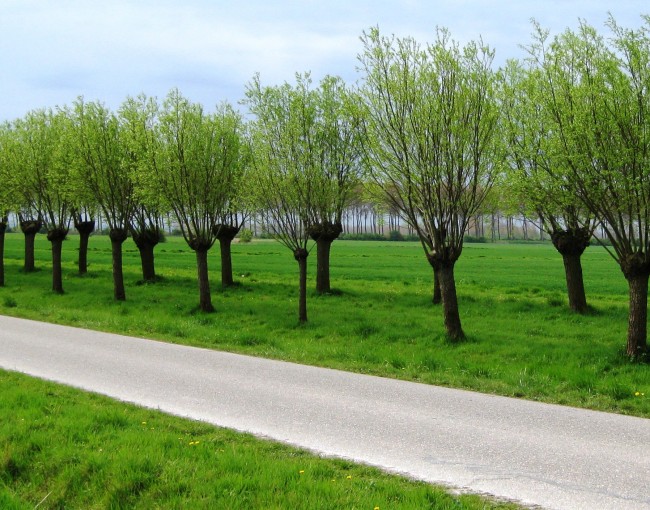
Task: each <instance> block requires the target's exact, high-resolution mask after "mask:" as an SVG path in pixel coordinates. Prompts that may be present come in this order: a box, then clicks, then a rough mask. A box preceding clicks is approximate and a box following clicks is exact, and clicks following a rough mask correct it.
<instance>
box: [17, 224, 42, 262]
mask: <svg viewBox="0 0 650 510" xmlns="http://www.w3.org/2000/svg"><path fill="white" fill-rule="evenodd" d="M41 226H42V223H41V222H40V221H38V220H26V221H21V222H20V230H22V231H23V234H24V235H25V265H24V266H23V271H24V272H26V273H31V272H32V271H34V270H35V269H36V267H35V265H34V240H35V239H36V234H38V231H39V230H41Z"/></svg>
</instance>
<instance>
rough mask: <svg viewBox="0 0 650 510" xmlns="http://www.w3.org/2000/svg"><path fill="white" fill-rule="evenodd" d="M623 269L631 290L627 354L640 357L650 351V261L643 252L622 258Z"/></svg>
mask: <svg viewBox="0 0 650 510" xmlns="http://www.w3.org/2000/svg"><path fill="white" fill-rule="evenodd" d="M620 264H621V270H622V271H623V274H624V275H625V279H626V280H627V283H628V286H629V290H630V311H629V315H628V323H627V349H626V352H627V355H628V356H630V357H635V358H636V357H638V356H642V355H644V354H647V353H648V344H647V331H648V277H649V276H650V261H648V260H647V259H646V256H645V255H644V254H643V253H642V252H637V253H633V254H631V255H628V256H627V257H622V258H621V260H620Z"/></svg>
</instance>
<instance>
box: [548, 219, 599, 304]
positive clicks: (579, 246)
mask: <svg viewBox="0 0 650 510" xmlns="http://www.w3.org/2000/svg"><path fill="white" fill-rule="evenodd" d="M590 237H591V235H590V232H589V230H587V229H585V228H578V229H568V230H561V231H555V232H551V241H552V242H553V246H555V249H556V250H557V251H558V252H560V254H561V255H562V259H563V260H564V274H565V277H566V285H567V292H568V295H569V308H571V310H573V311H574V312H577V313H586V312H587V310H588V307H587V297H586V295H585V285H584V280H583V277H582V263H581V262H580V257H582V254H583V253H584V251H585V250H586V249H587V246H589V239H590Z"/></svg>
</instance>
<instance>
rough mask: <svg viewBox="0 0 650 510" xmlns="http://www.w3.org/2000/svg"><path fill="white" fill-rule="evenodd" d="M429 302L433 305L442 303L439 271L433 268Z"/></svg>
mask: <svg viewBox="0 0 650 510" xmlns="http://www.w3.org/2000/svg"><path fill="white" fill-rule="evenodd" d="M431 302H432V303H433V304H434V305H439V304H440V303H442V293H441V291H440V271H439V270H438V269H437V268H436V267H433V298H432V299H431Z"/></svg>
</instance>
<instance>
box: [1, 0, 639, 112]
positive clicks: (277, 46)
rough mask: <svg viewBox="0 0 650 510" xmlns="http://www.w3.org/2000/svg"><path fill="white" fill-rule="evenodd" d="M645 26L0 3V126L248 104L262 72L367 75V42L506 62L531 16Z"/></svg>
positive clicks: (464, 7)
mask: <svg viewBox="0 0 650 510" xmlns="http://www.w3.org/2000/svg"><path fill="white" fill-rule="evenodd" d="M608 12H611V13H612V14H613V15H614V17H615V18H616V20H617V21H618V22H619V24H621V25H623V26H626V27H630V28H632V27H638V26H640V25H641V23H642V20H641V14H644V13H645V14H647V13H650V6H649V5H648V4H647V0H618V1H615V2H614V1H612V0H607V1H604V0H428V1H426V0H384V1H382V0H331V1H327V0H318V1H316V0H300V1H298V0H275V1H274V0H230V1H227V0H103V1H99V0H57V1H52V0H0V121H1V120H10V119H13V118H16V117H21V116H23V115H24V114H25V113H26V112H27V111H29V110H31V109H35V108H41V107H54V106H56V105H65V104H69V103H71V102H72V101H74V99H75V98H76V97H78V96H80V95H83V96H84V97H85V98H86V99H87V100H96V99H98V100H101V101H103V102H105V103H106V104H107V105H108V106H109V107H111V108H117V107H118V106H119V104H120V103H121V102H122V101H123V100H124V99H125V98H126V97H127V96H129V95H137V94H139V93H140V92H144V93H146V94H147V95H150V96H158V97H163V96H165V95H166V94H167V92H168V91H169V90H170V89H171V88H173V87H178V88H179V89H180V90H181V92H182V93H183V94H184V95H185V96H187V97H189V98H190V99H192V100H193V101H198V102H201V103H203V104H204V105H205V106H206V107H207V108H209V109H211V108H212V107H214V105H216V104H217V103H219V102H221V101H224V100H227V101H230V102H232V103H236V102H237V101H239V100H240V99H241V98H242V97H243V95H244V89H245V85H246V83H247V82H248V81H249V80H250V79H251V77H252V76H253V75H254V74H255V73H256V72H259V73H260V75H261V81H262V84H264V85H266V84H269V85H270V84H276V83H282V82H284V81H292V79H293V75H294V74H295V72H303V71H311V72H312V74H313V76H314V77H315V78H317V79H318V78H320V77H321V76H323V75H325V74H336V75H340V76H342V77H343V78H345V79H346V80H347V81H349V82H354V81H355V80H357V79H358V74H357V71H356V65H357V60H356V59H357V55H358V54H359V53H360V51H361V43H360V41H359V36H360V35H361V34H362V32H363V31H364V30H367V29H368V28H369V27H372V26H378V27H379V29H380V31H381V32H382V33H384V34H386V35H390V34H395V35H398V36H407V35H408V36H413V37H415V38H416V39H417V40H419V41H421V42H426V41H432V40H434V38H435V29H436V26H440V27H446V28H448V29H449V30H450V31H451V34H452V36H453V38H454V39H456V40H458V41H460V42H466V41H469V40H472V39H478V38H479V37H482V38H483V40H484V41H485V42H487V43H488V44H490V46H492V47H493V48H495V50H496V63H497V64H498V65H500V64H502V63H503V62H504V61H505V60H506V59H507V58H510V57H521V56H522V50H521V49H520V48H519V45H520V44H526V43H527V42H529V41H530V33H531V24H530V19H531V18H535V19H536V20H537V21H538V22H540V24H541V25H542V26H543V27H546V28H548V29H550V30H551V33H552V34H555V33H558V32H561V31H562V30H564V29H565V28H567V27H571V28H575V27H576V26H577V24H578V20H579V19H584V20H586V21H587V22H588V23H590V24H591V25H594V26H596V27H598V28H602V29H603V31H604V22H605V20H606V18H607V13H608Z"/></svg>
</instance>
